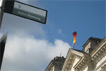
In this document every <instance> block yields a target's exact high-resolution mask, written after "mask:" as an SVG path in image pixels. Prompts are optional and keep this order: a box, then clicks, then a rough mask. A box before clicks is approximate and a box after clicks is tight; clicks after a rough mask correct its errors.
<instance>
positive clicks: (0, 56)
mask: <svg viewBox="0 0 106 71" xmlns="http://www.w3.org/2000/svg"><path fill="white" fill-rule="evenodd" d="M6 39H7V33H6V34H4V36H3V37H2V38H1V39H0V70H1V65H2V60H3V54H4V50H5V43H6Z"/></svg>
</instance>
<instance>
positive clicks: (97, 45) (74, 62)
mask: <svg viewBox="0 0 106 71" xmlns="http://www.w3.org/2000/svg"><path fill="white" fill-rule="evenodd" d="M61 71H106V37H105V38H104V39H99V38H93V37H91V38H89V39H88V40H87V41H86V43H85V44H84V45H83V50H82V51H81V50H76V49H72V48H70V49H69V51H68V53H67V56H66V60H65V62H64V65H63V67H62V70H61Z"/></svg>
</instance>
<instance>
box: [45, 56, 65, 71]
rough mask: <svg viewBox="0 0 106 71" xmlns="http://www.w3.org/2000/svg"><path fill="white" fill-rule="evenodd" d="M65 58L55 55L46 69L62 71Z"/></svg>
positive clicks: (48, 70) (47, 70)
mask: <svg viewBox="0 0 106 71" xmlns="http://www.w3.org/2000/svg"><path fill="white" fill-rule="evenodd" d="M64 61H65V58H64V57H63V56H62V57H58V56H57V57H55V58H54V59H53V60H52V61H51V62H50V63H49V65H48V66H47V68H46V70H45V71H61V70H62V67H63V64H64Z"/></svg>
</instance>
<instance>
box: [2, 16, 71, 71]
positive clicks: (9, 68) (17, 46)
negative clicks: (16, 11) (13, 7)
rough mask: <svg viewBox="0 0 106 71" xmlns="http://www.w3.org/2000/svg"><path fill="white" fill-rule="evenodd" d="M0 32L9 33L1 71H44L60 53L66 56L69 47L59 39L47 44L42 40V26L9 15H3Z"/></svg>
mask: <svg viewBox="0 0 106 71" xmlns="http://www.w3.org/2000/svg"><path fill="white" fill-rule="evenodd" d="M1 31H2V33H3V34H4V33H5V32H8V33H9V35H8V39H7V43H6V49H5V54H4V60H3V65H2V70H3V71H44V69H45V68H46V67H47V65H48V63H49V62H50V61H51V60H52V59H53V58H54V57H56V56H60V53H62V55H63V56H66V54H67V51H68V49H69V48H70V47H71V46H70V45H69V44H68V43H66V42H64V41H62V40H60V39H56V40H55V41H54V43H51V42H49V41H48V40H46V39H44V38H46V33H45V31H44V29H43V27H42V25H40V24H38V23H36V22H32V21H29V20H26V19H23V18H20V17H16V16H13V15H12V16H10V15H9V14H4V19H3V24H2V30H1ZM60 32H61V31H60Z"/></svg>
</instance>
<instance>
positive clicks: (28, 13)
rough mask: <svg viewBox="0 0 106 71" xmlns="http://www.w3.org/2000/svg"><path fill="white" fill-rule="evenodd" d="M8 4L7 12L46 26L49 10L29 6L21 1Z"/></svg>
mask: <svg viewBox="0 0 106 71" xmlns="http://www.w3.org/2000/svg"><path fill="white" fill-rule="evenodd" d="M7 3H8V4H7ZM7 3H6V5H5V9H6V10H5V12H7V13H11V14H14V15H17V16H20V17H23V18H26V19H30V20H33V21H37V22H40V23H43V24H46V18H47V10H44V9H40V8H37V7H34V6H31V5H27V4H24V3H21V2H19V1H14V2H11V3H10V2H7ZM7 6H8V7H7Z"/></svg>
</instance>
